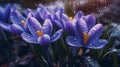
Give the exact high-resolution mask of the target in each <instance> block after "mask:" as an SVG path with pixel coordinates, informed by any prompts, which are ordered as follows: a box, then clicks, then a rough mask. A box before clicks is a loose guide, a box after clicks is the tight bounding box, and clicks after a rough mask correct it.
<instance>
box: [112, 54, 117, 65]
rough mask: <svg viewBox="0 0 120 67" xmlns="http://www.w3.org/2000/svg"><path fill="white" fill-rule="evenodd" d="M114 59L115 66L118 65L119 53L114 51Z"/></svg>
mask: <svg viewBox="0 0 120 67" xmlns="http://www.w3.org/2000/svg"><path fill="white" fill-rule="evenodd" d="M113 59H114V67H118V60H117V59H118V58H117V53H116V52H114V53H113Z"/></svg>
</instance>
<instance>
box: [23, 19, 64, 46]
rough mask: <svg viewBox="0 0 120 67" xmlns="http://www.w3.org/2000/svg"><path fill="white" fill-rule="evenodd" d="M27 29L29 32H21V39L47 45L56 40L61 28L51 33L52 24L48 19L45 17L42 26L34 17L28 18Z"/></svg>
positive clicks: (60, 33)
mask: <svg viewBox="0 0 120 67" xmlns="http://www.w3.org/2000/svg"><path fill="white" fill-rule="evenodd" d="M28 29H29V31H30V33H26V32H23V33H22V34H21V36H22V38H23V40H25V41H26V42H28V43H36V44H40V45H42V46H46V45H49V44H50V42H54V41H56V40H58V39H59V38H60V37H61V35H62V32H63V30H62V29H60V30H58V31H57V32H55V33H54V34H53V35H52V30H53V26H52V23H51V21H50V20H49V19H46V20H45V21H44V23H43V26H42V25H41V24H40V23H39V21H38V20H36V19H35V18H34V17H30V18H28Z"/></svg>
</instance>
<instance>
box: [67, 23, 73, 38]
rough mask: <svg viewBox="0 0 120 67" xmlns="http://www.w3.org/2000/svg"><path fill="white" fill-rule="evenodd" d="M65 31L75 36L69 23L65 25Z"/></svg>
mask: <svg viewBox="0 0 120 67" xmlns="http://www.w3.org/2000/svg"><path fill="white" fill-rule="evenodd" d="M66 31H67V32H68V34H70V35H73V36H74V35H75V27H74V25H73V24H72V23H71V22H67V23H66Z"/></svg>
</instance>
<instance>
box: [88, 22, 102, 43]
mask: <svg viewBox="0 0 120 67" xmlns="http://www.w3.org/2000/svg"><path fill="white" fill-rule="evenodd" d="M102 30H103V26H102V24H96V25H95V26H94V27H92V28H91V29H90V31H89V33H88V35H90V37H89V40H88V44H89V43H92V42H94V41H95V40H96V39H98V38H99V37H100V36H101V34H102Z"/></svg>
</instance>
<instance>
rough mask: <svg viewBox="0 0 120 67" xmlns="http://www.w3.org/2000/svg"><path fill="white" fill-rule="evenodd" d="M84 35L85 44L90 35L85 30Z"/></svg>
mask: <svg viewBox="0 0 120 67" xmlns="http://www.w3.org/2000/svg"><path fill="white" fill-rule="evenodd" d="M83 37H84V44H86V43H87V41H88V39H89V37H90V35H88V34H87V33H86V32H83Z"/></svg>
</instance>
